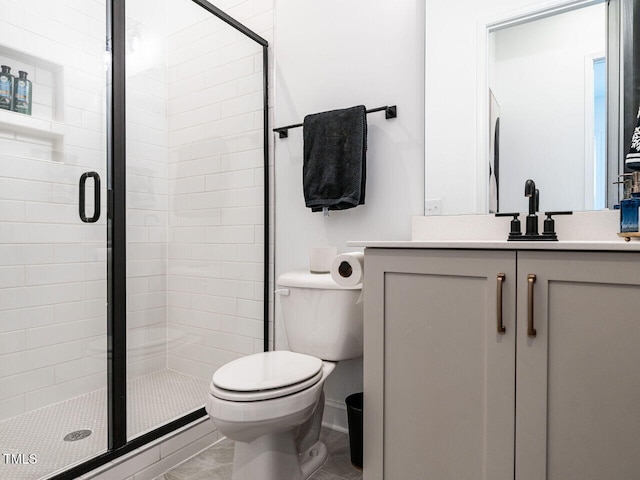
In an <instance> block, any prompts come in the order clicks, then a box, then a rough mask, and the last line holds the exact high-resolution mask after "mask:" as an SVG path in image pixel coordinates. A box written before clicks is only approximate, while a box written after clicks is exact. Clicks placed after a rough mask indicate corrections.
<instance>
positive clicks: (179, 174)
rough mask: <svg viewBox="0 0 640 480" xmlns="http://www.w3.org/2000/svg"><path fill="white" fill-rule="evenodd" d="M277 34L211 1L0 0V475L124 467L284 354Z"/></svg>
mask: <svg viewBox="0 0 640 480" xmlns="http://www.w3.org/2000/svg"><path fill="white" fill-rule="evenodd" d="M105 39H106V42H105ZM267 47H268V45H267V42H266V41H265V40H264V39H263V38H261V37H260V36H258V35H257V34H256V33H254V32H252V31H251V30H249V29H248V28H246V27H245V26H243V25H242V24H240V23H239V22H237V21H236V20H235V19H233V18H232V17H230V16H228V15H227V14H225V13H224V12H222V11H221V10H219V9H218V8H216V7H215V6H214V5H212V4H210V3H209V2H207V1H205V0H56V1H55V2H51V1H50V0H0V64H1V65H3V66H6V67H8V68H3V73H1V74H0V107H1V108H0V478H3V479H5V478H6V479H12V480H22V479H24V480H32V479H33V480H35V479H45V478H51V479H54V478H55V479H66V478H69V479H71V478H76V477H78V476H80V475H82V474H84V473H86V472H88V471H90V470H91V469H93V468H96V467H97V466H100V465H102V464H105V463H107V462H109V461H112V460H114V459H115V458H117V457H118V456H120V455H122V454H124V453H127V452H129V451H131V450H133V449H135V448H138V447H140V446H142V445H144V444H145V443H148V442H149V441H152V440H154V439H156V438H159V437H160V436H162V435H165V434H166V433H169V432H171V431H173V430H175V429H176V428H179V427H181V426H184V425H186V424H187V423H189V422H191V421H193V420H195V419H197V418H199V417H201V416H203V415H205V412H204V409H203V405H204V401H205V398H206V395H207V392H208V384H209V381H210V378H211V375H212V374H213V372H214V371H215V370H216V368H218V367H219V366H221V365H222V364H224V363H226V362H228V361H230V360H233V359H235V358H239V357H241V356H243V355H247V354H251V353H255V352H260V351H263V350H266V349H267V347H268V345H269V338H268V337H269V335H268V332H269V315H268V312H269V295H268V294H267V292H268V287H269V285H268V279H269V213H268V212H269V191H268V187H269V184H268V183H269V182H268V141H267V135H266V132H267V130H268V129H267V127H268V126H267V118H268V117H267V113H268V106H267ZM19 72H23V73H19ZM24 73H26V77H25V75H24ZM26 80H28V81H29V82H30V83H27V82H26ZM20 82H22V83H20ZM9 88H10V90H11V91H9V90H7V89H9ZM26 88H30V90H31V91H30V93H29V95H26V94H25V92H26V91H27V90H25V89H26ZM20 95H22V97H20ZM25 95H26V96H25ZM29 96H30V97H31V98H28V97H29ZM4 100H6V102H5V101H4ZM19 102H23V104H22V107H24V102H28V103H29V107H30V113H28V111H27V110H26V109H25V108H22V107H21V108H18V105H19Z"/></svg>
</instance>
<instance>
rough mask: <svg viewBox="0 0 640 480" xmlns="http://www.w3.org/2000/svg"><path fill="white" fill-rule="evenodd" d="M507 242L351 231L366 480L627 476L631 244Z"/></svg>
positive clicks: (637, 414)
mask: <svg viewBox="0 0 640 480" xmlns="http://www.w3.org/2000/svg"><path fill="white" fill-rule="evenodd" d="M517 243H518V244H516V242H506V241H499V240H496V241H488V240H485V241H476V242H474V241H453V242H447V241H440V240H438V241H412V242H359V244H360V245H364V246H366V247H367V248H366V250H365V271H366V273H365V283H364V292H365V324H364V325H365V327H364V329H365V330H364V340H365V352H364V395H365V397H364V398H365V400H364V401H365V407H364V423H365V427H364V428H365V432H364V435H365V446H364V448H365V450H364V475H365V476H364V478H365V479H366V480H382V479H386V480H391V479H395V478H426V479H434V480H442V479H462V478H469V479H472V478H486V479H492V480H502V479H504V480H506V479H512V480H513V479H517V480H529V479H569V478H580V479H601V478H615V479H617V480H623V479H628V480H631V479H635V478H637V475H638V472H640V455H638V451H637V445H638V444H640V374H639V373H638V372H639V365H640V325H639V323H640V242H631V243H624V242H622V241H611V242H609V241H607V242H584V241H565V242H562V241H561V242H548V243H546V244H543V243H544V242H540V243H535V242H522V243H519V242H517ZM352 245H355V243H352Z"/></svg>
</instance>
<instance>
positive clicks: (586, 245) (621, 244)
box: [347, 238, 640, 252]
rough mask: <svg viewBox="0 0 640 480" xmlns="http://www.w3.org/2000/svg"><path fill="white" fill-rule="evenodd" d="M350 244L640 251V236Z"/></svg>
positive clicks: (352, 243) (362, 242)
mask: <svg viewBox="0 0 640 480" xmlns="http://www.w3.org/2000/svg"><path fill="white" fill-rule="evenodd" d="M347 246H348V247H366V248H433V249H445V248H446V249H474V250H482V249H486V250H584V251H594V250H598V251H614V252H640V240H635V239H632V240H631V241H630V242H625V241H624V239H622V238H621V239H620V241H608V242H594V241H585V242H580V241H571V240H569V241H565V242H563V241H559V242H508V241H506V240H497V241H496V240H480V241H477V240H476V241H474V240H451V241H445V240H405V241H398V240H388V241H376V240H372V241H367V240H360V241H349V242H347Z"/></svg>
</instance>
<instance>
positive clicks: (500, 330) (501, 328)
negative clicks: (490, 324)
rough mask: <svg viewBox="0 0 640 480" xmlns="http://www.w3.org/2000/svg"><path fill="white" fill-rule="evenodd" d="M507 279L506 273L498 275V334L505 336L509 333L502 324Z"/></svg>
mask: <svg viewBox="0 0 640 480" xmlns="http://www.w3.org/2000/svg"><path fill="white" fill-rule="evenodd" d="M505 278H506V275H505V274H504V273H499V274H498V297H497V299H496V309H497V311H496V319H497V322H498V333H501V334H503V335H504V333H505V332H506V331H507V329H506V328H505V327H504V324H503V323H502V285H503V284H504V280H505Z"/></svg>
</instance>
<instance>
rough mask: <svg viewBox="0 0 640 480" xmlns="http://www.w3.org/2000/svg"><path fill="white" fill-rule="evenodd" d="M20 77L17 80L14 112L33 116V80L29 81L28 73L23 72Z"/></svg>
mask: <svg viewBox="0 0 640 480" xmlns="http://www.w3.org/2000/svg"><path fill="white" fill-rule="evenodd" d="M18 75H20V76H19V77H18V78H16V79H15V89H14V91H15V93H14V101H13V110H14V111H16V112H18V113H24V114H26V115H31V93H32V92H31V90H32V84H31V80H27V72H23V71H22V70H20V71H19V72H18Z"/></svg>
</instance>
